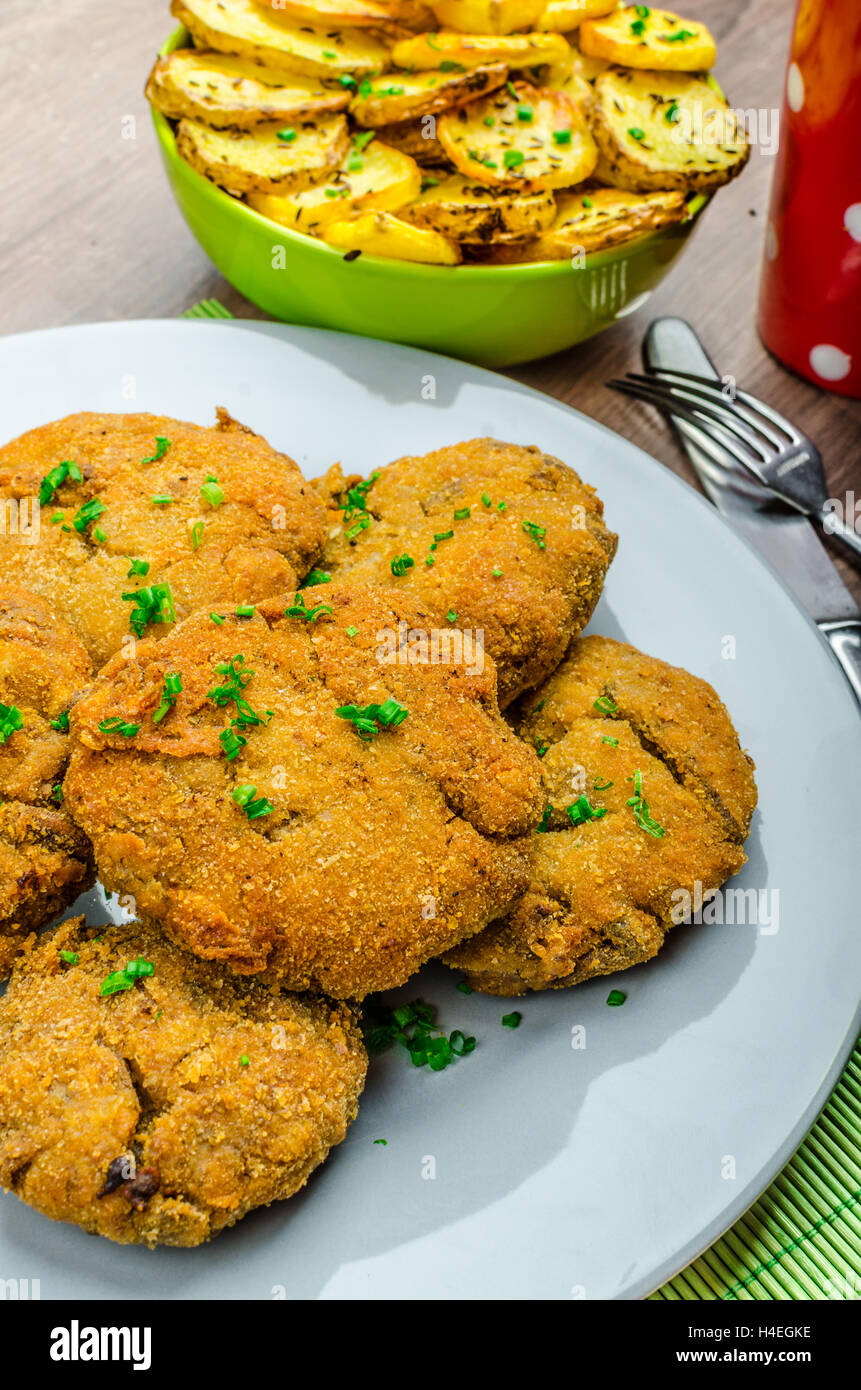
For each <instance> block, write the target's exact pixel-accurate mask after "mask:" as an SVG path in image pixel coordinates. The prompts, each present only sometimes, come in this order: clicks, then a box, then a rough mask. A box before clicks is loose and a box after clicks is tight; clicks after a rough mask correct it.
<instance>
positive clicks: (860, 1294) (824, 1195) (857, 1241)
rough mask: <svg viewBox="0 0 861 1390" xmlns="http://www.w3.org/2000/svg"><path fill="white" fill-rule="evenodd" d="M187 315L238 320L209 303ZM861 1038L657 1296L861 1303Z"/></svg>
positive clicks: (207, 300) (694, 1298)
mask: <svg viewBox="0 0 861 1390" xmlns="http://www.w3.org/2000/svg"><path fill="white" fill-rule="evenodd" d="M182 317H183V318H186V319H230V318H233V314H231V313H230V310H229V309H225V307H224V305H223V304H220V303H219V302H218V300H217V299H203V300H201V301H200V303H199V304H193V305H192V306H191V308H190V309H186V311H185V313H184V314H183V315H182ZM859 1207H861V1041H859V1043H858V1045H857V1046H856V1048H855V1051H854V1052H853V1054H852V1056H851V1058H850V1059H849V1063H848V1065H847V1067H846V1070H845V1071H844V1073H843V1075H842V1077H841V1078H840V1081H839V1083H838V1085H837V1087H836V1088H835V1090H834V1091H833V1093H832V1095H831V1099H830V1100H829V1102H828V1104H827V1105H826V1107H825V1109H824V1110H823V1112H822V1114H821V1115H820V1116H819V1119H818V1120H817V1121H816V1124H815V1125H814V1126H813V1128H812V1129H811V1131H810V1133H809V1134H808V1136H807V1138H806V1139H805V1140H804V1143H803V1144H802V1145H801V1147H800V1148H799V1149H798V1150H796V1152H795V1154H794V1156H793V1157H792V1158H791V1159H790V1160H789V1162H788V1163H787V1165H786V1167H785V1168H784V1170H783V1172H782V1173H781V1174H780V1177H779V1178H776V1179H775V1181H774V1182H773V1183H772V1184H771V1187H770V1188H769V1189H768V1190H767V1192H764V1193H763V1194H762V1196H761V1197H760V1198H759V1201H757V1202H754V1204H753V1206H752V1207H750V1208H749V1209H748V1210H747V1211H746V1212H745V1214H744V1216H742V1217H741V1218H740V1219H739V1220H738V1221H737V1222H736V1223H735V1225H734V1226H733V1227H732V1230H729V1231H727V1233H726V1235H724V1236H721V1238H720V1240H717V1241H715V1243H714V1245H713V1246H712V1247H711V1249H710V1250H707V1251H706V1252H705V1254H704V1255H700V1257H699V1259H698V1260H694V1262H693V1264H691V1265H688V1267H687V1269H685V1270H683V1271H682V1273H681V1274H677V1275H676V1277H675V1279H670V1281H669V1282H668V1283H666V1284H664V1285H663V1287H662V1288H660V1289H658V1290H657V1291H656V1292H655V1293H653V1294H651V1295H650V1297H651V1298H652V1299H669V1300H679V1299H688V1300H691V1299H692V1300H694V1301H696V1300H699V1299H711V1300H721V1299H724V1300H733V1299H741V1300H745V1299H764V1300H766V1301H768V1300H769V1299H771V1300H793V1299H822V1298H850V1299H857V1298H861V1214H859Z"/></svg>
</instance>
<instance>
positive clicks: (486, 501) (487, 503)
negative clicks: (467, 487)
mask: <svg viewBox="0 0 861 1390" xmlns="http://www.w3.org/2000/svg"><path fill="white" fill-rule="evenodd" d="M481 500H482V502H483V503H484V505H485V507H492V506H493V502H492V500H491V498H490V497H489V496H488V495H487V493H486V492H483V493H482V494H481Z"/></svg>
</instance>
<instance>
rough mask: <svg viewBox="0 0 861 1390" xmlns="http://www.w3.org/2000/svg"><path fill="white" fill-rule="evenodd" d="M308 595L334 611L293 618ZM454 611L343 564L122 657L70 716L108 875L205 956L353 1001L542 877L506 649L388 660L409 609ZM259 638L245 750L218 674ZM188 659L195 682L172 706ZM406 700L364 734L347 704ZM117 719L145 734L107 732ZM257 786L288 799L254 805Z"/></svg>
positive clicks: (78, 807)
mask: <svg viewBox="0 0 861 1390" xmlns="http://www.w3.org/2000/svg"><path fill="white" fill-rule="evenodd" d="M300 602H301V603H302V604H304V605H305V609H306V611H308V612H314V611H315V609H316V606H317V605H320V604H322V605H325V606H326V607H329V608H331V609H332V610H333V611H332V612H331V613H327V612H322V613H319V614H318V615H317V617H316V618H315V619H314V620H313V621H308V620H306V619H304V618H302V617H297V616H285V615H284V613H285V608H287V607H288V606H293V605H295V604H298V603H300ZM435 621H436V620H435V619H434V618H433V616H432V615H431V614H430V612H429V611H428V610H427V609H426V608H425V607H424V605H423V604H422V603H421V602H420V601H418V600H416V599H415V598H413V597H412V596H411V595H410V594H408V593H401V592H399V591H396V590H383V589H379V590H373V589H361V588H354V587H352V586H347V585H343V584H339V583H335V582H333V583H331V584H321V585H318V586H316V587H312V588H307V589H305V590H302V591H301V592H300V593H299V594H298V595H296V596H295V597H294V595H292V594H289V595H285V596H284V597H282V598H281V599H280V600H275V599H272V600H266V601H265V602H263V603H261V604H260V605H258V608H257V611H256V613H255V614H254V616H253V617H249V618H240V617H236V616H235V615H233V614H232V613H231V614H229V615H228V616H227V617H226V619H225V621H224V622H223V623H222V624H221V625H217V624H216V623H214V622H213V621H212V619H211V618H210V617H209V615H208V614H206V613H197V614H195V615H193V616H192V617H191V618H189V619H187V620H186V622H184V623H182V624H181V625H179V626H178V627H177V628H176V629H175V630H174V631H173V632H172V633H171V634H170V635H169V636H168V637H167V638H165V640H164V641H162V642H159V643H155V642H143V643H140V644H139V646H138V649H137V654H136V657H135V659H134V660H125V659H124V658H123V657H122V655H118V656H117V657H115V658H114V659H113V660H112V661H111V662H109V663H108V665H107V666H106V667H105V669H104V670H103V671H102V673H101V675H100V676H99V678H98V679H97V681H96V684H95V686H94V687H93V690H92V692H91V693H90V694H89V695H88V696H87V697H86V698H85V699H83V700H82V701H81V702H80V703H79V704H78V705H77V706H76V708H75V710H74V712H73V716H72V734H73V744H74V751H73V754H72V760H71V764H70V769H69V773H68V776H67V778H66V783H65V794H66V799H67V803H68V806H69V808H70V810H71V812H72V814H73V815H74V816H75V818H76V819H77V820H78V822H79V824H80V825H81V826H82V827H83V828H84V829H85V830H86V831H87V833H88V834H89V835H90V837H91V839H92V841H93V845H94V848H95V854H96V862H97V864H98V867H99V874H100V877H101V879H102V881H103V883H104V884H105V886H106V887H107V888H108V889H110V890H117V891H119V892H121V893H123V894H127V893H130V894H132V896H133V897H134V899H135V901H136V903H137V909H138V912H139V913H140V915H142V916H144V917H146V918H149V919H154V920H157V921H159V922H161V923H163V924H164V926H165V928H166V929H167V930H168V932H170V933H171V934H172V935H173V936H174V937H175V938H176V939H177V940H179V941H181V942H183V943H185V944H186V945H188V946H189V947H190V948H191V949H192V950H194V951H196V952H197V953H198V954H199V955H202V956H207V957H211V958H213V959H219V960H222V961H226V962H227V963H229V964H230V965H231V966H233V967H234V969H236V970H238V971H242V972H259V971H263V970H267V971H268V972H269V974H270V975H271V976H272V977H273V978H276V979H278V980H279V981H281V982H282V983H283V984H285V985H287V986H288V987H290V988H293V989H309V988H317V989H321V990H323V991H325V992H326V993H327V994H331V995H334V996H336V997H338V998H361V997H363V996H364V995H365V994H367V993H369V992H370V991H371V990H379V989H387V988H390V987H392V986H394V985H399V984H401V983H403V981H405V980H406V979H407V978H408V977H409V976H410V975H411V974H413V972H414V971H415V970H417V969H418V967H419V966H420V965H421V964H422V963H423V962H424V961H426V960H429V959H430V958H431V957H432V956H436V955H439V954H440V952H442V951H444V950H445V949H446V948H447V947H448V946H453V945H455V944H456V943H457V942H459V941H461V940H463V939H464V938H465V937H467V936H470V935H471V934H472V933H474V932H476V931H480V930H481V929H482V928H483V927H485V926H486V925H487V924H488V922H490V921H492V920H493V919H494V918H496V917H498V916H499V915H500V914H501V913H502V912H504V911H505V910H506V909H507V908H508V907H509V906H510V904H511V903H512V902H513V901H514V900H515V898H517V897H518V896H519V895H520V893H522V892H523V890H524V889H525V887H526V885H527V882H528V870H527V865H528V852H529V838H528V833H527V832H528V831H529V830H530V828H531V827H532V825H534V824H535V823H536V821H537V819H538V816H539V815H540V811H541V804H542V801H541V789H540V780H541V779H540V771H539V767H538V762H537V759H536V758H535V755H534V754H533V753H532V752H531V750H529V749H528V748H527V747H526V746H525V745H524V744H523V743H521V742H520V741H519V740H518V739H517V738H516V737H515V736H514V734H513V733H512V732H511V730H510V729H509V728H508V726H507V725H506V724H505V723H504V721H503V719H502V718H501V716H500V714H499V709H498V706H497V702H496V676H495V672H494V670H493V665H492V663H491V662H489V661H488V662H486V664H485V666H484V669H483V670H482V671H478V670H476V671H475V672H474V673H471V670H470V668H469V667H468V666H467V665H466V663H465V662H464V661H459V662H450V663H448V664H443V663H441V662H440V663H437V664H432V663H430V662H428V663H425V664H406V663H405V662H404V663H399V662H398V661H397V660H396V661H395V662H394V663H387V662H386V661H385V660H383V659H382V658H383V656H384V655H385V654H386V642H385V640H384V639H385V638H386V636H387V634H397V633H398V631H399V628H398V624H399V623H403V624H404V625H405V629H406V628H408V629H409V630H411V631H418V630H427V631H429V632H431V633H432V632H433V631H435V626H434V625H435ZM240 655H241V657H242V658H244V665H241V666H240V664H239V663H234V669H235V670H240V669H241V670H243V671H245V670H250V671H253V672H254V674H253V676H252V677H251V678H250V680H249V681H248V683H247V685H246V686H245V688H244V690H243V691H242V695H241V698H242V699H243V700H244V701H245V702H246V706H247V707H250V709H251V711H252V715H253V714H257V715H259V716H261V718H263V719H266V720H268V722H265V723H264V722H261V723H259V724H256V725H252V726H251V727H244V728H243V727H242V726H238V727H237V726H234V730H235V731H236V732H238V733H239V734H240V736H242V737H244V738H245V740H246V742H245V744H244V745H243V746H241V748H240V749H239V752H238V756H236V757H235V758H234V759H232V760H229V759H228V757H227V756H226V755H225V749H224V748H223V746H222V741H221V739H220V737H219V736H220V735H221V734H222V733H225V738H227V739H228V740H229V739H230V737H231V735H230V732H229V727H230V723H231V720H233V719H235V718H236V717H237V706H236V705H235V703H233V702H231V701H228V702H226V703H225V704H223V705H221V706H219V705H218V704H217V702H216V701H217V698H218V697H211V696H209V694H208V692H210V691H212V690H214V689H215V688H217V687H218V686H219V685H223V684H224V683H225V682H226V681H229V679H230V677H229V675H227V674H225V673H224V672H223V671H222V673H218V672H217V671H216V666H217V665H222V666H226V665H227V664H229V663H230V662H231V660H232V658H234V657H235V656H240ZM395 655H397V653H395ZM169 673H178V674H179V675H180V677H181V681H182V691H181V693H180V694H178V695H177V696H176V702H175V705H174V707H173V708H172V709H171V710H170V712H169V713H167V714H166V715H165V717H164V718H163V719H162V720H160V721H159V722H155V721H154V720H153V713H154V711H156V708H157V706H158V705H159V703H160V700H161V694H162V690H163V687H164V683H165V676H166V675H167V674H169ZM389 698H393V699H394V700H396V701H398V702H400V704H401V705H402V706H405V707H406V709H407V710H408V711H409V713H408V715H407V717H406V718H405V719H403V721H402V722H400V723H398V724H397V725H396V726H392V727H386V728H382V729H379V731H378V732H376V733H375V734H374V736H372V737H371V738H370V739H368V740H367V741H364V740H363V739H362V738H361V737H360V735H359V733H358V732H357V729H356V727H355V726H354V724H353V722H351V721H350V720H349V719H345V718H342V717H339V716H338V715H337V714H336V710H337V709H338V708H339V707H344V706H348V705H355V706H360V707H365V706H367V705H369V704H377V705H379V704H383V703H384V702H385V701H386V700H387V699H389ZM269 711H271V718H270V717H269V714H268V712H269ZM116 719H119V720H122V721H125V722H126V724H127V725H130V726H131V727H132V728H133V729H134V728H135V726H139V729H138V732H136V733H134V734H133V735H132V736H130V737H124V736H123V734H122V733H121V732H104V731H103V730H101V729H100V725H102V724H104V723H105V722H106V721H110V720H116ZM243 786H245V787H251V788H253V789H254V795H253V800H254V801H259V800H260V799H261V798H267V799H268V801H269V802H270V803H271V810H270V811H269V812H268V813H267V814H262V815H259V816H254V817H252V818H249V817H248V814H247V812H246V811H244V810H243V809H242V807H241V805H237V803H236V802H235V801H234V799H233V797H232V795H231V794H232V792H234V790H236V789H238V788H240V787H243Z"/></svg>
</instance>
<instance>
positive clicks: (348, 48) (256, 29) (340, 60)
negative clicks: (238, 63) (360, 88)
mask: <svg viewBox="0 0 861 1390" xmlns="http://www.w3.org/2000/svg"><path fill="white" fill-rule="evenodd" d="M170 9H171V14H173V15H175V16H176V18H177V19H178V20H179V21H180V23H181V24H184V25H185V27H186V29H188V30H189V32H190V33H191V34H192V36H193V38H194V41H195V43H196V44H197V45H198V46H199V47H202V48H216V49H217V50H218V52H219V53H235V54H236V55H237V56H238V57H240V58H250V59H251V60H252V61H253V62H257V63H262V64H263V66H264V67H270V68H271V67H275V68H281V69H286V70H287V71H289V72H301V73H305V74H306V76H309V77H338V76H339V75H340V74H341V73H366V72H380V71H381V69H383V68H385V67H387V66H388V61H389V51H388V49H387V48H386V46H385V44H383V43H381V42H380V41H379V39H377V38H375V37H373V35H371V34H369V33H366V32H364V31H363V30H361V29H337V30H333V31H332V32H331V33H330V32H327V30H326V29H315V28H314V27H313V26H312V25H309V24H290V23H288V22H287V21H286V20H279V19H276V18H275V17H274V12H270V11H268V10H264V9H263V8H262V7H261V6H260V5H255V4H254V3H253V0H171V7H170Z"/></svg>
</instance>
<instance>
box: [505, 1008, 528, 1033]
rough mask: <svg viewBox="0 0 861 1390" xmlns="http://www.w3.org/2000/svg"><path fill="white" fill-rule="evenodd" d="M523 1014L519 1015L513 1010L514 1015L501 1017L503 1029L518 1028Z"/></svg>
mask: <svg viewBox="0 0 861 1390" xmlns="http://www.w3.org/2000/svg"><path fill="white" fill-rule="evenodd" d="M522 1017H523V1014H519V1013H518V1012H517V1010H516V1009H515V1011H514V1013H511V1014H503V1015H502V1026H503V1028H519V1027H520V1020H521V1019H522Z"/></svg>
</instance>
